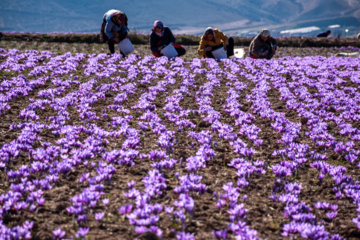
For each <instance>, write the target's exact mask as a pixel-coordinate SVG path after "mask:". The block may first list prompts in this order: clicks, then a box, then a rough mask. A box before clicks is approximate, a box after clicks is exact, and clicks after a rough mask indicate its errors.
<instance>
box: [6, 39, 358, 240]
mask: <svg viewBox="0 0 360 240" xmlns="http://www.w3.org/2000/svg"><path fill="white" fill-rule="evenodd" d="M12 44H13V45H16V44H15V43H12V42H7V44H4V42H1V45H0V47H1V48H0V114H1V120H0V131H1V134H0V184H1V187H0V217H1V220H0V236H1V239H332V240H335V239H359V238H360V229H359V228H360V183H359V167H360V163H359V159H360V157H359V155H360V151H359V149H360V147H359V146H360V144H359V143H360V123H359V120H360V69H359V66H360V61H359V59H354V58H344V57H341V58H336V57H333V56H332V55H333V54H334V53H336V52H338V51H347V52H352V51H359V49H355V48H341V49H336V48H331V49H314V48H308V49H290V48H289V49H286V48H283V49H279V51H278V54H277V56H276V58H275V59H272V60H269V61H268V60H253V59H250V58H244V59H225V60H221V61H215V60H213V59H199V58H197V57H196V54H195V49H196V48H195V47H187V51H188V53H187V55H185V56H184V58H174V59H170V60H169V59H167V58H166V57H161V58H154V57H152V56H150V55H149V50H148V48H140V47H138V48H137V50H136V52H135V54H132V55H129V56H128V57H126V58H122V57H121V56H120V55H119V54H114V55H108V54H106V48H102V49H100V50H99V49H97V50H96V51H95V49H96V46H99V45H94V46H89V45H86V46H85V47H84V46H83V45H82V50H84V49H87V52H86V53H84V52H85V51H82V50H78V46H75V45H71V47H70V48H66V49H65V51H60V50H61V47H62V46H67V47H69V45H59V44H58V45H51V46H50V45H46V46H45V45H43V46H45V47H47V49H46V48H45V49H44V48H41V46H40V44H37V45H36V46H35V47H29V46H30V45H26V46H25V45H24V46H25V47H24V46H18V47H16V46H13V45H12ZM5 45H6V46H5ZM59 49H60V50H59ZM92 50H94V51H92ZM97 51H99V52H97ZM146 51H147V52H146Z"/></svg>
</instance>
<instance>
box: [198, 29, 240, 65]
mask: <svg viewBox="0 0 360 240" xmlns="http://www.w3.org/2000/svg"><path fill="white" fill-rule="evenodd" d="M219 48H224V49H225V50H226V53H227V57H231V56H232V55H234V39H233V38H232V37H230V38H229V37H228V36H226V35H225V34H224V33H223V32H222V31H220V30H219V29H217V28H211V27H208V28H206V30H205V33H204V34H203V35H202V36H201V39H200V44H199V48H198V51H197V52H198V54H199V56H200V57H205V58H215V57H214V55H213V54H212V51H214V50H216V49H219Z"/></svg>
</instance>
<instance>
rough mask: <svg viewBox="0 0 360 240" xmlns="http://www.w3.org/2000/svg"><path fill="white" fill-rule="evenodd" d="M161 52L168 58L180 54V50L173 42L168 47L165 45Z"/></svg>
mask: <svg viewBox="0 0 360 240" xmlns="http://www.w3.org/2000/svg"><path fill="white" fill-rule="evenodd" d="M160 52H161V54H162V55H164V56H166V57H167V58H173V57H175V56H177V55H178V52H177V51H176V49H175V48H174V46H173V45H172V44H171V43H170V44H169V45H167V46H166V47H164V48H163V49H161V51H160Z"/></svg>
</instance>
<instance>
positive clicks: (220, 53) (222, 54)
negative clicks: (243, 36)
mask: <svg viewBox="0 0 360 240" xmlns="http://www.w3.org/2000/svg"><path fill="white" fill-rule="evenodd" d="M211 53H212V54H213V55H214V58H215V59H221V58H227V54H226V52H225V49H224V48H222V47H221V48H218V49H216V50H214V51H212V52H211Z"/></svg>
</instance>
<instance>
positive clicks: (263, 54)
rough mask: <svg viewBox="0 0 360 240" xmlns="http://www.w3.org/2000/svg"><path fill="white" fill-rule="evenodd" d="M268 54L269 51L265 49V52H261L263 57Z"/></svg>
mask: <svg viewBox="0 0 360 240" xmlns="http://www.w3.org/2000/svg"><path fill="white" fill-rule="evenodd" d="M267 54H268V51H265V52H262V53H260V54H259V55H260V56H262V57H264V56H266V55H267Z"/></svg>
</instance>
